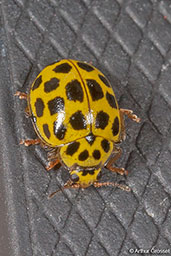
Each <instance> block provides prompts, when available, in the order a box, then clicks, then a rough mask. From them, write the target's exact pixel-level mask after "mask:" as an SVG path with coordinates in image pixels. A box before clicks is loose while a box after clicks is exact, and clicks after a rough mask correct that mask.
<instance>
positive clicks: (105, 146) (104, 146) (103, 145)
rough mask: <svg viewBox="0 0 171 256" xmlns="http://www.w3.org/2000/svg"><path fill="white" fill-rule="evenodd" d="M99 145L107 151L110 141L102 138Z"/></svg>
mask: <svg viewBox="0 0 171 256" xmlns="http://www.w3.org/2000/svg"><path fill="white" fill-rule="evenodd" d="M101 146H102V148H103V150H104V151H105V152H106V153H107V152H109V150H110V143H109V141H108V140H106V139H104V140H102V141H101Z"/></svg>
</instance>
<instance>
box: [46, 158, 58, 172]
mask: <svg viewBox="0 0 171 256" xmlns="http://www.w3.org/2000/svg"><path fill="white" fill-rule="evenodd" d="M57 164H59V167H60V166H61V163H60V161H59V159H57V158H56V159H54V160H50V161H49V163H48V165H47V166H46V170H47V171H50V170H51V169H52V168H53V167H55V165H57Z"/></svg>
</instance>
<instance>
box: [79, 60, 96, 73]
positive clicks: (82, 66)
mask: <svg viewBox="0 0 171 256" xmlns="http://www.w3.org/2000/svg"><path fill="white" fill-rule="evenodd" d="M77 64H78V66H79V67H80V68H81V69H84V70H85V71H87V72H91V71H93V70H94V68H93V67H92V66H90V65H89V64H87V63H84V62H77Z"/></svg>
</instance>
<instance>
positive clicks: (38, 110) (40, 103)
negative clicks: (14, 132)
mask: <svg viewBox="0 0 171 256" xmlns="http://www.w3.org/2000/svg"><path fill="white" fill-rule="evenodd" d="M34 105H35V108H36V115H37V116H38V117H41V116H43V110H44V108H45V105H44V102H43V100H42V99H41V98H37V99H36V102H35V104H34Z"/></svg>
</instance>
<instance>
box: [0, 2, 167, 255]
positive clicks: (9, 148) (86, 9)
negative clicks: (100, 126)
mask: <svg viewBox="0 0 171 256" xmlns="http://www.w3.org/2000/svg"><path fill="white" fill-rule="evenodd" d="M0 25H1V26H0V62H1V63H0V75H1V80H0V83H1V86H0V134H1V140H0V166H1V179H0V214H1V215H0V216H1V217H0V255H1V256H13V255H14V256H32V255H34V256H37V255H39V256H69V255H70V256H71V255H73V256H94V255H98V256H109V255H111V256H116V255H121V256H124V255H138V254H140V253H141V255H161V254H162V253H165V255H171V208H170V203H171V200H170V196H171V1H169V0H163V1H162V0H132V1H131V0H130V1H129V0H97V1H96V0H74V1H70V0H41V1H39V0H28V1H27V0H7V1H6V0H3V1H2V0H1V1H0ZM63 58H72V59H78V60H82V61H87V62H90V63H92V64H93V65H94V66H96V67H97V68H98V69H100V70H101V71H102V72H103V73H104V74H105V75H106V76H107V77H108V78H109V80H110V82H111V84H112V86H113V88H114V91H115V94H116V97H117V99H118V102H119V106H120V107H122V108H128V109H132V110H133V111H134V113H135V114H137V115H138V116H139V117H140V118H141V123H140V124H137V123H135V122H133V121H131V120H128V119H127V118H126V133H127V139H126V141H124V142H123V143H122V145H121V147H122V149H123V154H122V157H121V158H120V159H119V160H118V161H117V163H116V165H117V166H119V167H124V168H126V169H127V170H129V175H128V177H127V178H125V177H122V176H121V177H120V176H119V175H116V174H114V173H111V172H109V171H107V170H105V169H104V170H103V177H102V180H103V181H115V182H121V183H124V184H127V185H129V187H130V188H131V192H126V191H122V190H120V189H118V188H112V187H102V188H97V189H96V188H94V187H89V188H87V189H85V190H82V189H75V190H74V189H68V190H65V191H61V192H58V193H57V194H56V195H55V196H54V197H53V198H52V199H51V200H49V199H48V195H49V194H50V193H52V192H53V191H55V190H56V189H59V188H61V187H62V185H63V184H64V183H65V182H66V181H67V179H68V177H69V174H68V172H67V171H66V170H65V169H64V168H62V167H61V168H60V169H59V170H56V169H55V168H54V169H53V170H51V171H50V172H47V171H46V170H45V166H46V164H47V158H46V153H45V152H44V150H43V149H42V148H41V147H40V146H38V145H37V146H30V147H27V148H26V147H24V146H23V145H19V142H20V139H26V138H36V135H35V132H34V130H33V127H32V124H31V122H30V120H29V118H26V116H25V113H24V109H25V108H26V102H24V101H21V100H19V99H18V98H17V97H14V94H15V92H16V91H17V90H20V91H22V92H27V91H28V88H29V86H30V84H31V83H32V82H33V80H34V79H35V77H36V76H37V75H38V73H39V72H40V70H41V69H42V68H44V67H45V66H46V65H48V64H50V63H53V62H55V61H58V60H60V59H63ZM155 250H156V251H155Z"/></svg>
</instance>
